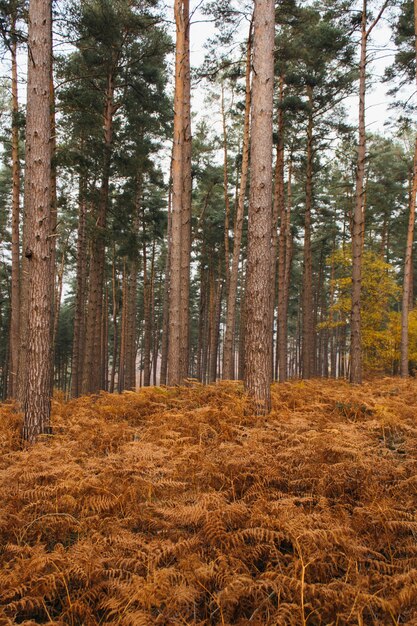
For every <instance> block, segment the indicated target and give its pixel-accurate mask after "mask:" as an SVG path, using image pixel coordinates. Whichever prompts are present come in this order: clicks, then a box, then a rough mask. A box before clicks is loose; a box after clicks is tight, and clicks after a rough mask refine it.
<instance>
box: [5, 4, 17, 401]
mask: <svg viewBox="0 0 417 626" xmlns="http://www.w3.org/2000/svg"><path fill="white" fill-rule="evenodd" d="M11 31H12V32H11V36H12V41H11V57H12V183H13V193H12V283H11V318H10V369H9V372H10V374H9V388H8V395H9V397H11V398H14V397H15V396H16V392H17V370H18V365H19V340H20V325H19V316H20V254H19V242H20V235H19V223H20V156H19V100H18V82H17V38H16V15H13V18H12V25H11Z"/></svg>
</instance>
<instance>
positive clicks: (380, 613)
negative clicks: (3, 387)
mask: <svg viewBox="0 0 417 626" xmlns="http://www.w3.org/2000/svg"><path fill="white" fill-rule="evenodd" d="M53 426H54V433H55V434H54V435H53V436H51V437H48V438H45V440H44V441H41V442H40V443H38V444H37V445H35V446H33V447H31V448H27V449H21V448H20V442H19V419H18V417H17V416H16V415H15V414H13V412H12V410H11V407H10V406H7V405H0V507H1V508H0V568H1V569H0V625H1V626H3V625H6V624H26V625H27V626H29V625H35V624H49V625H50V626H52V625H53V624H54V625H61V624H68V625H71V626H77V625H79V626H81V625H84V626H94V625H96V624H112V625H116V624H119V625H121V626H124V625H126V626H127V625H132V626H141V625H143V626H150V625H152V624H164V625H174V624H175V625H176V624H207V625H210V624H242V625H243V624H249V625H250V624H256V625H261V624H262V625H263V624H271V625H278V624H282V625H285V626H291V625H292V624H294V625H298V624H301V625H303V624H311V625H314V624H323V625H331V624H339V625H341V626H342V625H345V624H359V625H361V624H417V516H416V509H417V382H416V381H414V380H410V381H401V380H398V379H388V378H386V379H382V380H376V381H373V382H369V383H367V384H365V385H363V386H362V387H360V388H352V387H350V386H349V385H348V384H346V383H344V382H336V381H312V382H308V383H301V382H294V383H288V384H285V385H280V386H278V385H275V386H274V387H273V411H272V413H271V415H270V416H268V417H267V418H262V419H255V418H253V416H251V415H250V414H249V412H248V404H247V401H246V398H245V395H244V393H243V389H242V386H241V385H240V384H238V383H236V384H235V383H222V384H219V385H216V386H210V387H203V386H190V387H186V388H181V389H158V388H151V389H147V390H143V391H140V392H138V393H125V394H123V395H121V396H120V395H107V394H103V395H100V396H99V397H92V398H81V399H79V400H76V401H72V402H69V403H64V402H59V401H54V418H53Z"/></svg>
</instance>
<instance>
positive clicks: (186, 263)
mask: <svg viewBox="0 0 417 626" xmlns="http://www.w3.org/2000/svg"><path fill="white" fill-rule="evenodd" d="M182 5H183V27H184V54H183V76H182V77H183V97H184V103H183V153H182V161H183V164H182V176H183V180H182V184H183V189H182V199H181V286H180V290H181V326H180V327H181V339H180V344H181V345H180V375H181V379H182V380H184V379H186V378H188V368H189V360H190V256H191V191H192V178H191V108H190V104H191V77H190V10H189V5H190V3H189V0H183V2H182Z"/></svg>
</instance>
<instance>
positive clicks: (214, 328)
mask: <svg viewBox="0 0 417 626" xmlns="http://www.w3.org/2000/svg"><path fill="white" fill-rule="evenodd" d="M216 282H217V284H216ZM212 295H213V308H212V312H211V313H210V364H209V383H214V382H216V378H217V355H218V348H219V334H220V313H221V304H222V284H221V282H220V277H219V280H218V281H215V279H214V276H213V293H212Z"/></svg>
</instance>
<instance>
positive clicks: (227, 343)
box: [223, 22, 253, 380]
mask: <svg viewBox="0 0 417 626" xmlns="http://www.w3.org/2000/svg"><path fill="white" fill-rule="evenodd" d="M252 27H253V22H251V25H250V29H249V37H248V43H247V51H246V96H245V117H244V127H243V146H242V172H241V178H240V187H239V194H238V202H237V211H236V220H235V228H234V238H233V255H232V267H231V271H230V282H229V288H228V290H227V291H226V297H227V307H226V330H225V335H224V342H223V379H224V380H231V379H233V378H234V377H235V368H234V349H233V348H234V336H235V331H236V299H237V284H238V278H239V257H240V252H241V250H240V247H241V244H242V231H243V217H244V211H245V197H246V188H247V182H248V169H249V128H250V107H251V59H252Z"/></svg>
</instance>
